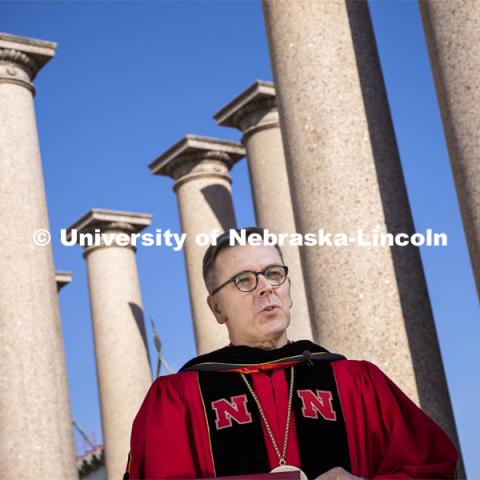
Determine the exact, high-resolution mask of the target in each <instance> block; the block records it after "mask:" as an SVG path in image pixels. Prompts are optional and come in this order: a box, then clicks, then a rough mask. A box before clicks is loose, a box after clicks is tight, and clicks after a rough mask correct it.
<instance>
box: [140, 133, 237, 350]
mask: <svg viewBox="0 0 480 480" xmlns="http://www.w3.org/2000/svg"><path fill="white" fill-rule="evenodd" d="M244 156H245V150H244V149H243V147H242V146H241V144H239V143H237V142H230V141H227V140H220V139H217V138H209V137H201V136H197V135H187V136H185V137H184V138H183V139H182V140H180V141H179V142H177V143H176V144H175V145H173V146H172V147H171V148H169V149H168V150H167V151H166V152H165V153H163V154H162V155H160V156H159V157H158V158H157V159H156V160H155V161H153V162H152V163H151V164H150V165H149V168H150V170H151V171H152V173H153V174H154V175H164V176H168V177H172V178H173V179H174V180H175V185H174V186H173V190H174V192H175V193H176V194H177V201H178V208H179V212H180V223H181V227H182V232H183V233H186V235H187V237H186V240H185V247H184V248H185V250H184V251H185V264H186V269H187V276H188V285H189V292H190V305H191V309H192V318H193V325H194V329H195V339H196V345H197V351H198V353H199V354H202V353H206V352H209V351H212V350H215V349H217V348H221V347H224V346H225V345H228V343H229V340H228V332H227V329H226V328H225V326H224V325H218V324H217V323H216V321H215V318H214V316H213V314H212V312H211V311H210V308H209V307H208V305H207V301H206V299H207V295H208V292H207V289H206V288H205V285H204V283H203V277H202V259H203V255H204V253H205V251H206V249H207V246H208V245H205V246H201V245H198V244H197V243H196V241H195V237H196V235H197V234H199V233H210V232H212V231H213V230H217V231H218V232H219V233H221V232H223V231H226V230H229V229H230V228H235V227H236V222H235V213H234V211H233V205H232V196H231V183H232V179H231V177H230V175H229V170H230V168H232V166H233V164H234V163H235V162H236V161H238V160H240V159H241V158H243V157H244Z"/></svg>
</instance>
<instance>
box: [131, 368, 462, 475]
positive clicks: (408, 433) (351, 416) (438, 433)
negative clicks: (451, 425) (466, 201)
mask: <svg viewBox="0 0 480 480" xmlns="http://www.w3.org/2000/svg"><path fill="white" fill-rule="evenodd" d="M331 364H332V369H333V373H334V377H335V382H336V385H337V389H338V395H339V398H340V404H341V408H342V412H343V416H344V420H345V428H346V433H347V439H348V453H349V457H350V465H351V473H353V474H354V475H357V476H361V477H366V478H369V479H373V478H374V479H379V480H380V479H386V478H389V479H391V478H393V479H406V478H424V479H427V478H432V479H439V478H454V476H455V468H456V462H457V457H458V455H457V451H456V449H455V447H454V446H453V444H452V443H451V441H450V440H449V439H448V437H447V436H446V435H445V433H444V432H443V431H442V430H441V429H440V427H438V426H437V424H436V423H434V422H433V421H432V420H431V419H430V418H429V417H428V416H427V415H426V414H425V413H423V412H422V411H421V410H420V409H419V408H418V407H417V406H416V405H415V404H414V403H413V402H412V401H411V400H409V399H408V398H407V396H406V395H405V394H404V393H403V392H402V391H401V390H400V389H399V388H398V387H397V386H396V385H395V384H394V383H393V382H392V381H391V380H390V379H389V378H388V377H386V376H385V375H384V374H383V373H382V372H381V371H380V370H379V369H378V368H377V367H376V366H375V365H373V364H371V363H369V362H365V361H353V360H336V361H333V362H332V363H331ZM284 367H285V366H284V365H278V366H276V367H275V368H277V370H275V371H274V374H273V375H271V377H269V378H271V380H269V379H268V378H267V377H266V375H265V373H264V372H261V371H258V372H256V373H253V374H252V383H253V387H254V390H255V392H256V393H257V396H258V397H259V400H260V402H261V404H262V405H265V406H266V408H265V411H266V412H269V413H268V414H267V417H269V420H270V424H271V425H272V429H273V430H274V435H275V437H276V438H277V443H278V444H281V438H282V435H283V434H284V431H283V430H282V426H281V423H282V422H275V419H274V418H273V417H274V416H275V412H273V410H275V408H276V409H277V410H278V411H279V412H278V415H279V417H280V418H283V419H285V418H286V417H285V412H286V408H287V400H286V398H287V397H288V395H287V394H286V393H287V392H288V385H287V382H286V380H285V375H284ZM267 383H268V384H269V385H270V388H267ZM272 385H273V387H272ZM272 388H273V390H274V392H273V394H272V393H271V391H272ZM274 397H275V398H277V400H275V401H277V402H280V403H277V404H276V406H275V408H273V407H272V408H269V407H268V403H269V402H270V403H271V402H272V398H274ZM282 399H284V400H282ZM204 408H205V407H204V405H203V402H202V397H201V393H200V387H199V383H198V372H196V371H185V372H180V373H178V374H175V375H169V376H163V377H159V378H158V379H157V380H156V381H155V382H154V383H153V385H152V386H151V388H150V390H149V392H148V394H147V396H146V398H145V400H144V402H143V404H142V406H141V408H140V411H139V412H138V414H137V416H136V418H135V421H134V423H133V428H132V437H131V451H130V461H129V466H128V470H129V478H130V480H136V479H175V478H176V479H180V478H181V479H190V478H205V477H214V476H215V471H214V463H213V456H212V450H211V445H210V438H209V430H208V425H207V422H206V419H205V411H204ZM272 412H273V413H272ZM277 424H279V425H280V426H276V427H273V426H274V425H277ZM292 425H293V426H292V428H291V430H290V432H289V443H288V450H287V463H288V464H291V465H297V466H300V465H299V457H298V447H297V441H296V432H295V427H294V424H292ZM264 433H265V443H266V445H267V451H268V457H269V462H270V465H271V467H272V468H273V467H275V466H276V465H277V464H278V463H277V457H276V454H275V452H274V450H273V447H272V446H271V442H270V441H269V439H268V436H267V433H266V431H265V428H264ZM319 453H320V452H319ZM259 473H260V472H259Z"/></svg>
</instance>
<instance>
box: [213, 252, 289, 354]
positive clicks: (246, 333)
mask: <svg viewBox="0 0 480 480" xmlns="http://www.w3.org/2000/svg"><path fill="white" fill-rule="evenodd" d="M271 265H283V262H282V259H281V258H280V254H279V253H278V251H277V249H276V248H275V247H270V246H250V245H246V246H235V247H229V248H226V249H225V250H222V251H221V252H220V253H219V254H218V256H217V258H216V260H215V272H216V282H217V283H216V285H215V286H217V285H221V284H222V283H223V282H225V281H226V280H228V279H229V278H231V277H233V276H234V275H235V274H237V273H240V272H243V271H252V272H259V271H263V270H265V268H267V267H269V266H271ZM207 301H208V304H209V306H210V308H211V310H212V312H213V313H214V315H215V318H216V319H217V321H218V323H225V324H226V326H227V328H228V332H229V335H230V341H231V342H232V343H233V344H234V345H248V346H260V345H261V344H262V343H265V342H269V341H276V340H278V339H283V340H285V342H286V329H287V327H288V325H289V323H290V308H291V306H292V301H291V297H290V279H289V278H287V280H286V281H285V282H284V283H283V284H282V285H279V286H276V287H274V286H272V285H271V284H270V282H269V281H268V280H266V279H265V277H264V276H263V275H259V276H258V285H257V288H255V290H253V291H251V292H242V291H240V290H238V288H237V287H236V286H235V283H234V282H231V283H229V284H228V285H226V286H225V287H223V288H222V289H221V290H220V291H219V292H217V293H216V294H215V295H213V296H209V297H208V299H207ZM269 306H270V307H271V306H273V308H270V309H268V310H265V308H266V307H269Z"/></svg>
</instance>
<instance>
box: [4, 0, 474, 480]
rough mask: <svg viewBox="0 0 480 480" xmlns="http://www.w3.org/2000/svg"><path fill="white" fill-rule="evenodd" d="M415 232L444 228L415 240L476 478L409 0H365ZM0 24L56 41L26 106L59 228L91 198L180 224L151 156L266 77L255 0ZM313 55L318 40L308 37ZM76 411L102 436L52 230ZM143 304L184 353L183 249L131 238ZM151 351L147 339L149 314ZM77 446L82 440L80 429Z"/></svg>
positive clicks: (467, 285)
mask: <svg viewBox="0 0 480 480" xmlns="http://www.w3.org/2000/svg"><path fill="white" fill-rule="evenodd" d="M370 6H371V12H372V18H373V21H374V28H375V34H376V36H377V42H378V47H379V53H380V57H381V62H382V68H383V71H384V76H385V81H386V86H387V91H388V96H389V101H390V105H391V110H392V115H393V120H394V126H395V131H396V134H397V140H398V143H399V148H400V154H401V160H402V166H403V170H404V175H405V179H406V183H407V189H408V194H409V199H410V203H411V207H412V212H413V217H414V221H415V226H416V230H417V231H424V230H425V229H426V228H432V229H433V230H434V231H442V232H446V233H447V234H448V239H449V245H448V247H446V248H422V249H421V255H422V261H423V264H424V269H425V273H426V277H427V282H428V288H429V294H430V298H431V302H432V306H433V311H434V316H435V322H436V326H437V331H438V336H439V340H440V344H441V350H442V355H443V360H444V365H445V369H446V372H447V379H448V383H449V388H450V395H451V398H452V402H453V407H454V411H455V415H456V421H457V427H458V430H459V434H460V440H461V443H462V448H463V454H464V459H465V463H466V467H467V472H468V473H469V475H470V477H471V478H480V466H479V462H478V455H476V450H478V447H475V445H476V444H477V439H478V431H479V430H480V418H479V414H478V409H477V404H478V398H479V390H480V387H479V382H478V367H479V361H478V357H477V355H476V348H478V345H479V344H480V315H479V309H478V300H477V297H476V293H475V289H474V283H473V276H472V271H471V267H470V264H469V259H468V254H467V250H466V244H465V237H464V233H463V227H462V223H461V218H460V214H459V209H458V202H457V198H456V194H455V189H454V185H453V180H452V175H451V169H450V165H449V160H448V155H447V151H446V147H445V140H444V136H443V131H442V126H441V120H440V117H439V112H438V107H437V103H436V98H435V92H434V90H433V83H432V78H431V72H430V67H429V62H428V57H427V53H426V47H425V41H424V36H423V32H422V28H421V22H420V17H419V12H418V6H417V3H416V2H414V1H394V0H389V1H373V2H370ZM0 7H1V12H2V15H1V22H0V30H1V31H4V32H8V33H13V34H17V35H25V36H30V37H35V38H41V39H45V40H52V41H56V42H58V44H59V46H58V49H57V55H56V57H55V58H54V60H52V61H51V63H50V64H48V65H47V66H46V67H45V69H44V70H43V71H42V72H40V74H39V76H38V78H37V80H36V86H37V96H36V109H37V121H38V129H39V136H40V144H41V150H42V159H43V166H44V175H45V185H46V191H47V200H48V207H49V216H50V226H51V230H52V232H53V234H54V236H55V232H58V231H59V230H60V228H63V227H66V226H68V225H70V224H71V223H73V222H74V221H75V220H77V219H78V218H79V217H80V216H81V215H83V214H84V213H86V212H87V211H88V210H89V209H90V208H92V207H97V208H108V209H116V210H128V211H135V212H142V213H151V214H153V222H152V226H151V227H150V229H149V231H153V230H154V229H155V228H161V229H167V228H170V229H171V230H173V231H175V232H180V225H179V219H178V210H177V204H176V198H175V194H174V193H173V191H172V184H173V182H172V180H171V179H168V178H163V177H154V176H152V175H151V174H150V172H149V170H148V169H147V164H148V163H149V162H151V161H152V160H153V159H155V158H156V156H157V155H158V154H159V153H161V152H163V151H164V150H165V149H166V148H168V147H169V146H170V145H172V144H173V143H174V142H176V141H177V140H178V139H179V138H180V137H182V136H183V135H185V134H187V133H192V134H202V135H211V136H218V137H221V138H229V139H235V140H236V139H239V137H240V134H239V132H237V131H235V130H232V129H225V128H222V127H217V126H215V123H214V121H213V120H212V118H211V115H212V114H213V113H215V112H216V111H217V110H218V109H219V108H220V107H222V106H224V105H225V104H226V103H227V102H228V101H229V100H231V99H232V98H233V97H234V96H235V95H236V94H237V93H239V92H240V91H242V90H243V89H244V88H246V87H247V86H249V85H250V84H251V83H252V82H253V81H254V80H256V79H265V80H270V79H271V70H270V64H269V57H268V49H267V43H266V35H265V30H264V24H263V18H262V11H261V5H260V3H259V1H257V0H255V1H215V2H213V1H211V2H207V1H191V2H187V1H184V2H180V1H176V2H174V1H172V2H167V1H157V2H135V3H133V2H94V1H92V2H61V1H57V2H41V1H36V2H0ZM319 54H321V52H319ZM232 177H233V196H234V205H235V209H236V214H237V220H238V223H239V225H251V224H253V223H254V216H253V207H252V201H251V192H250V185H249V180H248V172H247V168H246V163H245V161H242V162H240V163H239V164H237V165H236V166H235V167H234V169H233V170H232ZM53 248H54V256H55V265H56V268H57V269H58V270H70V271H72V272H73V283H72V284H71V285H69V286H68V287H66V288H65V289H64V290H63V291H62V292H61V293H60V305H61V312H62V325H63V332H64V337H65V350H66V361H67V367H68V377H69V385H70V395H71V404H72V411H73V415H74V417H75V419H76V421H77V422H78V423H79V424H80V425H81V426H82V427H83V428H84V429H85V430H86V431H87V432H88V433H94V432H95V433H96V438H97V440H98V439H99V438H100V435H101V433H100V430H101V427H100V425H101V424H100V414H99V406H98V393H97V384H96V374H95V357H94V349H93V340H92V329H91V320H90V308H89V300H88V287H87V279H86V265H85V261H84V260H83V258H82V251H81V248H80V247H75V248H67V247H64V246H62V245H61V244H60V242H59V240H58V237H55V238H54V241H53ZM137 257H138V269H139V276H140V284H141V288H142V295H143V303H144V309H145V316H146V319H147V320H148V318H149V317H150V316H152V317H153V318H154V320H155V322H156V324H157V328H158V330H159V333H160V336H161V338H162V342H163V347H164V354H165V356H166V358H167V360H168V361H169V363H170V364H171V365H172V366H173V367H175V368H178V367H180V366H181V365H182V364H183V363H184V362H185V361H186V360H188V359H189V358H190V357H192V356H193V355H194V354H195V348H194V341H193V331H192V326H191V321H190V307H189V300H188V290H187V282H186V276H185V267H184V260H183V253H182V252H177V253H176V252H173V251H172V250H171V249H169V248H165V247H161V248H143V249H142V248H139V250H138V255H137ZM147 330H148V333H149V342H150V352H151V354H152V360H153V352H154V349H153V345H152V342H151V333H150V326H149V322H147ZM77 445H78V449H79V451H81V450H82V444H81V442H80V441H78V443H77Z"/></svg>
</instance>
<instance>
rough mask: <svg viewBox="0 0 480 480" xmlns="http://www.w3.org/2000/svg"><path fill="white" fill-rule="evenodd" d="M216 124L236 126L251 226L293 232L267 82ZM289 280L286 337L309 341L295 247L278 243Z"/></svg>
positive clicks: (309, 328)
mask: <svg viewBox="0 0 480 480" xmlns="http://www.w3.org/2000/svg"><path fill="white" fill-rule="evenodd" d="M213 118H215V120H216V121H217V124H218V125H222V126H225V127H233V128H238V129H239V130H240V131H241V132H243V138H242V143H243V145H244V146H245V148H246V150H247V158H248V168H249V172H250V180H251V182H252V192H253V200H254V205H255V215H256V219H257V224H258V225H260V226H262V227H264V228H268V230H269V231H271V232H275V233H294V232H296V231H297V229H296V226H295V218H294V216H293V207H292V200H291V196H290V186H289V184H288V174H287V165H286V163H285V155H284V152H283V144H282V134H281V132H280V124H279V120H278V109H277V104H276V98H275V88H274V86H273V83H272V82H265V81H256V82H255V83H254V84H253V85H251V86H250V87H249V88H247V89H246V90H245V91H243V92H242V93H241V94H240V95H238V96H237V97H235V98H234V99H233V100H232V101H231V102H230V103H228V104H227V105H226V106H225V107H223V108H222V109H221V110H220V111H219V112H217V113H216V114H215V115H214V116H213ZM281 248H282V252H283V256H284V259H285V263H286V264H287V265H288V266H289V270H290V272H289V275H290V277H291V279H292V299H293V307H292V322H291V324H290V327H289V329H288V336H289V338H290V339H291V340H300V339H302V338H304V339H308V340H311V339H312V325H311V324H310V315H309V311H308V303H307V296H306V292H305V282H304V279H303V271H302V265H301V261H300V249H299V247H297V246H290V245H288V244H287V245H285V246H282V247H281Z"/></svg>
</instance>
